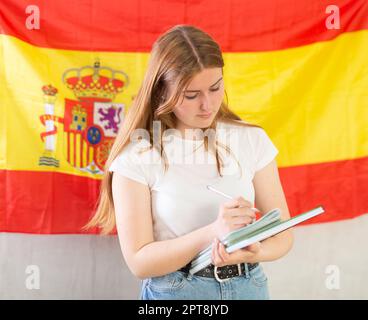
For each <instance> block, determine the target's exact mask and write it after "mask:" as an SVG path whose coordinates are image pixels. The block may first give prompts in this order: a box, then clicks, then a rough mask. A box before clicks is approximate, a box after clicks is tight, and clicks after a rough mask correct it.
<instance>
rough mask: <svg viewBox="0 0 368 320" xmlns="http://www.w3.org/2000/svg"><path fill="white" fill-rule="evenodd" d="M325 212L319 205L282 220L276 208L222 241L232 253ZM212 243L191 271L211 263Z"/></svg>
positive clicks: (200, 255) (197, 258)
mask: <svg viewBox="0 0 368 320" xmlns="http://www.w3.org/2000/svg"><path fill="white" fill-rule="evenodd" d="M323 212H324V208H323V207H322V206H318V207H316V208H314V209H312V210H310V211H307V212H304V213H301V214H299V215H296V216H294V217H292V218H290V219H288V220H284V221H282V220H281V210H280V209H279V208H275V209H273V210H271V211H269V212H267V213H266V214H264V215H263V216H262V217H261V218H260V219H259V220H257V221H256V222H253V223H251V224H249V225H247V226H245V227H242V228H239V229H237V230H234V231H232V232H230V233H229V234H227V235H226V236H225V237H223V238H222V239H220V241H221V242H222V243H223V244H224V245H225V249H226V251H227V252H229V253H231V252H233V251H235V250H238V249H240V248H244V247H247V246H249V245H251V244H252V243H255V242H258V241H262V240H264V239H266V238H269V237H271V236H274V235H275V234H277V233H280V232H282V231H285V230H286V229H289V228H291V227H293V226H295V225H297V224H299V223H301V222H303V221H305V220H308V219H310V218H313V217H315V216H317V215H319V214H321V213H323ZM211 250H212V244H211V245H210V246H208V247H207V248H206V249H204V250H202V251H201V252H200V253H198V255H197V256H196V257H195V258H194V259H193V260H192V262H191V269H190V271H189V272H190V273H191V274H194V273H196V272H197V271H199V270H201V269H203V268H205V267H206V266H208V265H209V264H211Z"/></svg>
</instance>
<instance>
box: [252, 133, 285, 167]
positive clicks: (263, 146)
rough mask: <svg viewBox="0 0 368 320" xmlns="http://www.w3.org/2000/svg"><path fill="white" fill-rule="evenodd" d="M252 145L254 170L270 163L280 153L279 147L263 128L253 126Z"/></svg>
mask: <svg viewBox="0 0 368 320" xmlns="http://www.w3.org/2000/svg"><path fill="white" fill-rule="evenodd" d="M252 130H253V132H252V134H251V145H252V147H253V152H254V172H257V171H259V170H261V169H262V168H264V167H265V166H266V165H267V164H269V163H270V162H271V161H272V160H273V159H274V158H275V157H276V155H277V154H278V152H279V151H278V149H277V148H276V146H275V145H274V143H273V142H272V140H271V139H270V137H269V136H268V135H267V133H266V131H265V130H264V129H262V128H258V127H253V128H252Z"/></svg>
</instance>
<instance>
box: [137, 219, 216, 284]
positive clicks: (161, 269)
mask: <svg viewBox="0 0 368 320" xmlns="http://www.w3.org/2000/svg"><path fill="white" fill-rule="evenodd" d="M215 236H216V235H215V232H214V229H213V224H209V225H207V226H205V227H202V228H199V229H196V230H194V231H192V232H190V233H187V234H185V235H183V236H180V237H177V238H174V239H170V240H164V241H155V242H151V243H149V244H147V245H145V246H144V247H142V248H141V249H140V250H139V251H138V252H137V253H136V256H135V261H136V263H135V265H136V266H139V267H137V269H139V271H137V272H136V275H137V276H138V277H139V278H141V279H145V278H148V277H157V276H162V275H165V274H168V273H170V272H174V271H176V270H178V269H180V268H182V267H183V266H185V265H186V264H188V263H189V262H190V261H191V260H192V259H193V258H194V257H195V256H196V255H197V253H198V252H200V251H201V250H203V249H205V248H206V247H207V246H209V245H210V244H211V242H212V241H213V239H214V237H215Z"/></svg>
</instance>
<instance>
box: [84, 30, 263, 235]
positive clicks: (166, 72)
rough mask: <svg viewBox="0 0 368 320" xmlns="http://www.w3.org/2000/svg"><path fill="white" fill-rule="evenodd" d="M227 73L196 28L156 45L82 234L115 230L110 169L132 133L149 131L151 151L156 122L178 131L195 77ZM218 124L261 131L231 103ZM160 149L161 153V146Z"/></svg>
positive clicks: (170, 33)
mask: <svg viewBox="0 0 368 320" xmlns="http://www.w3.org/2000/svg"><path fill="white" fill-rule="evenodd" d="M223 67H224V60H223V57H222V53H221V49H220V47H219V45H218V44H217V43H216V42H215V41H214V40H213V39H212V38H211V37H210V35H208V34H207V33H205V32H204V31H202V30H200V29H198V28H196V27H194V26H191V25H176V26H174V27H173V28H171V29H169V30H168V31H167V32H165V33H164V34H162V35H161V36H160V37H159V38H158V39H157V40H156V42H155V43H154V44H153V46H152V51H151V54H150V59H149V62H148V67H147V71H146V73H145V76H144V79H143V81H142V84H141V86H140V88H139V91H138V93H137V95H136V97H135V98H134V101H133V102H132V105H131V107H130V108H129V110H128V111H127V114H126V117H125V119H124V121H123V123H122V125H121V127H120V129H119V132H118V135H117V137H116V139H115V141H114V144H113V146H112V148H111V151H110V153H109V156H108V158H107V160H106V163H105V168H104V174H103V177H102V181H101V187H100V194H99V197H98V200H97V202H96V206H95V209H96V212H95V213H94V215H93V217H92V218H91V219H90V221H89V222H88V223H87V224H86V225H85V226H84V227H83V228H82V230H87V229H90V228H93V227H99V228H101V234H102V235H107V234H109V233H110V232H111V231H113V230H114V228H115V227H116V221H115V212H114V203H113V196H112V172H109V171H108V169H109V167H110V165H111V163H112V162H113V161H114V160H115V158H116V157H117V156H118V155H119V154H120V153H121V152H122V151H123V149H124V147H125V146H126V145H127V144H128V143H129V139H130V136H131V134H132V133H133V132H134V130H136V129H145V130H147V131H148V132H149V133H150V139H151V145H152V141H153V122H154V121H160V122H161V128H162V131H161V132H165V130H166V129H175V128H176V117H175V115H174V113H173V112H172V111H173V109H174V107H175V105H176V104H177V102H178V100H179V97H180V96H181V92H182V90H185V88H186V86H187V85H188V84H189V82H190V80H191V79H192V78H193V77H194V75H196V74H197V73H199V72H200V71H202V70H203V69H205V68H223ZM169 83H170V84H173V86H174V91H173V94H172V96H171V97H167V92H168V90H167V88H168V84H169ZM225 95H226V101H228V99H227V94H226V90H225ZM217 121H222V122H227V123H233V124H237V125H240V126H255V127H260V126H258V125H254V124H249V123H245V122H243V121H242V119H241V118H240V117H239V116H237V115H236V114H235V113H233V112H232V111H231V110H230V109H229V107H228V103H227V102H226V103H225V102H224V101H223V102H222V103H221V106H220V109H219V111H218V113H217V115H216V117H215V119H214V121H213V122H212V124H211V125H210V126H209V128H212V129H215V128H216V124H217ZM161 138H162V134H161ZM204 144H205V148H206V150H208V148H209V146H208V139H207V136H204ZM159 145H160V146H161V148H162V144H159ZM212 148H213V150H214V152H215V156H216V162H217V170H218V172H219V174H220V175H221V167H222V161H221V159H220V157H219V153H218V149H217V142H216V143H215V146H212ZM159 151H160V154H161V156H162V157H163V158H165V153H164V150H163V149H161V150H159ZM228 151H229V150H228ZM166 169H167V165H166V160H165V170H166Z"/></svg>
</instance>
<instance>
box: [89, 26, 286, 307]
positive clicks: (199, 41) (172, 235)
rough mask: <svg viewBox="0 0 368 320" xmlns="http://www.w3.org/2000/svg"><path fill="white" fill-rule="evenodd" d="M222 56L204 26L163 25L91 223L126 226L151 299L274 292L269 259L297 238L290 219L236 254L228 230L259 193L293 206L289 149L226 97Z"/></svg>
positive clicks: (266, 202) (260, 203)
mask: <svg viewBox="0 0 368 320" xmlns="http://www.w3.org/2000/svg"><path fill="white" fill-rule="evenodd" d="M223 67H224V60H223V57H222V53H221V50H220V47H219V45H218V44H217V43H216V42H215V41H214V40H213V39H212V38H211V37H210V36H209V35H208V34H207V33H205V32H203V31H202V30H200V29H198V28H195V27H193V26H188V25H178V26H175V27H173V28H171V29H170V30H168V31H167V32H166V33H164V34H163V35H161V36H160V37H159V38H158V39H157V41H156V42H155V43H154V45H153V48H152V51H151V55H150V60H149V64H148V68H147V71H146V74H145V76H144V79H143V82H142V85H141V87H140V89H139V91H138V94H137V96H136V97H135V100H134V101H133V103H132V106H131V107H130V108H129V111H128V113H127V115H126V117H125V120H124V123H123V125H122V127H121V128H120V131H119V133H118V136H117V137H116V139H115V142H114V144H113V146H112V149H111V152H110V154H109V157H108V159H107V162H106V170H105V173H104V177H103V179H102V184H101V193H100V197H99V201H98V206H97V210H96V213H95V215H94V216H93V218H92V219H91V221H90V222H89V223H88V224H87V225H86V229H87V228H90V227H94V226H98V227H100V228H102V234H108V233H110V232H111V231H112V230H114V228H115V227H116V230H117V233H118V238H119V242H120V246H121V250H122V253H123V256H124V258H125V261H126V263H127V265H128V267H129V269H130V270H131V271H132V273H133V274H134V275H135V276H137V277H138V278H140V279H141V280H142V290H141V295H140V298H141V299H214V300H215V299H269V293H268V281H267V277H266V275H265V273H264V272H263V269H262V266H261V265H260V264H259V263H260V262H263V261H272V260H276V259H278V258H280V257H282V256H284V255H285V254H286V253H287V252H288V251H289V250H290V248H291V246H292V243H293V236H292V232H291V230H287V231H284V232H282V233H280V234H278V235H275V236H273V237H271V238H268V239H266V240H264V241H262V242H260V243H255V244H253V245H250V246H248V247H246V248H243V249H239V250H237V251H235V252H232V253H230V254H229V253H227V252H226V250H225V247H224V245H223V244H221V243H220V241H219V240H218V239H221V238H223V236H225V235H226V234H227V233H229V232H230V231H233V230H235V229H238V228H240V227H243V226H245V225H247V224H249V223H251V222H252V220H253V219H254V218H255V213H254V209H251V208H252V207H253V205H254V203H255V202H256V205H257V208H258V209H259V210H260V212H261V214H262V213H266V212H268V211H269V210H271V209H274V208H276V207H277V208H280V209H281V210H282V219H288V218H289V217H290V214H289V210H288V206H287V203H286V200H285V196H284V193H283V189H282V186H281V183H280V179H279V175H278V168H277V164H276V161H275V159H274V158H275V156H276V155H277V153H278V150H277V149H276V147H275V146H274V144H273V143H272V141H271V140H270V139H269V137H268V135H267V134H266V132H265V131H264V130H263V129H262V128H261V127H259V126H256V125H251V124H248V123H246V122H244V121H242V120H241V118H240V117H238V116H237V115H236V114H234V113H233V112H232V111H230V109H229V107H228V105H227V103H225V102H224V101H223V100H224V93H225V90H224V78H223ZM157 127H158V129H157ZM230 145H231V146H230ZM114 173H115V174H114ZM207 185H211V186H213V187H215V188H217V189H219V190H221V191H223V192H225V193H227V194H230V195H231V196H233V199H232V200H228V199H226V198H223V197H222V196H221V195H218V194H217V193H214V192H211V191H210V190H208V189H207ZM209 245H212V252H211V256H212V264H211V265H209V266H208V267H206V268H203V269H202V270H200V271H198V272H196V273H195V274H193V275H192V274H191V273H189V268H190V262H191V260H192V259H193V258H194V257H195V256H196V255H197V254H198V253H199V252H200V251H202V250H203V249H205V248H206V247H208V246H209Z"/></svg>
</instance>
